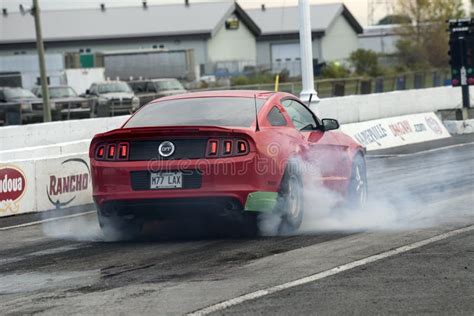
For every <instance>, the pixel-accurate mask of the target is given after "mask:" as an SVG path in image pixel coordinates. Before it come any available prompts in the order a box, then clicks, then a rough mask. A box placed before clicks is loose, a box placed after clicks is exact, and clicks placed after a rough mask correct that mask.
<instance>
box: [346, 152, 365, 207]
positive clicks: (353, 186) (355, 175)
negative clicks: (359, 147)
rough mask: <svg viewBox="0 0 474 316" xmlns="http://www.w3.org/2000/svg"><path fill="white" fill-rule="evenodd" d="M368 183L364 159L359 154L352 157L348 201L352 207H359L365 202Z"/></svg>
mask: <svg viewBox="0 0 474 316" xmlns="http://www.w3.org/2000/svg"><path fill="white" fill-rule="evenodd" d="M367 196H368V184H367V170H366V166H365V159H364V157H362V156H361V155H357V156H356V157H355V158H354V162H353V164H352V175H351V180H350V183H349V193H348V203H349V206H350V207H352V208H360V207H362V206H363V205H364V204H365V203H366V202H367Z"/></svg>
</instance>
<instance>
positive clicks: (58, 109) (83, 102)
mask: <svg viewBox="0 0 474 316" xmlns="http://www.w3.org/2000/svg"><path fill="white" fill-rule="evenodd" d="M48 91H49V98H50V99H51V100H53V102H54V104H55V107H54V109H53V108H51V115H52V117H53V120H54V121H57V120H62V119H68V120H69V119H71V118H74V119H75V118H85V117H90V116H91V103H92V102H91V101H90V100H88V99H86V98H81V97H79V96H78V95H77V93H76V91H74V89H73V88H71V87H69V86H50V87H48ZM32 92H33V93H34V94H35V95H36V96H37V97H38V98H41V97H42V90H41V87H35V88H33V89H32Z"/></svg>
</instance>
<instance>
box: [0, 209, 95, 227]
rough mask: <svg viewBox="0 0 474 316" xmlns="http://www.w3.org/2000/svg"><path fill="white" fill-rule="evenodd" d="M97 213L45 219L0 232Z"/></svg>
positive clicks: (90, 212)
mask: <svg viewBox="0 0 474 316" xmlns="http://www.w3.org/2000/svg"><path fill="white" fill-rule="evenodd" d="M95 212H96V211H89V212H84V213H78V214H72V215H66V216H59V217H52V218H48V219H43V220H40V221H35V222H29V223H24V224H19V225H14V226H8V227H1V228H0V231H4V230H10V229H15V228H22V227H28V226H33V225H39V224H43V223H47V222H54V221H59V220H63V219H68V218H74V217H79V216H84V215H87V214H92V213H95Z"/></svg>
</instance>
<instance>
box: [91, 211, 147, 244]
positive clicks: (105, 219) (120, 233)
mask: <svg viewBox="0 0 474 316" xmlns="http://www.w3.org/2000/svg"><path fill="white" fill-rule="evenodd" d="M97 218H98V220H99V226H100V229H101V230H102V234H103V235H104V240H105V241H120V240H134V239H137V238H138V237H139V236H140V234H141V231H142V228H143V222H142V221H140V220H138V219H137V218H135V217H134V216H130V215H123V216H120V215H116V214H111V215H109V214H107V215H105V214H103V212H101V211H100V210H99V211H97Z"/></svg>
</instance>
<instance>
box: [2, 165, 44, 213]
mask: <svg viewBox="0 0 474 316" xmlns="http://www.w3.org/2000/svg"><path fill="white" fill-rule="evenodd" d="M34 174H35V168H34V163H33V162H20V163H14V164H2V163H0V216H8V215H15V214H19V213H25V212H32V210H33V211H34V210H35V198H36V197H35V183H34V180H35V179H34ZM29 175H32V177H29Z"/></svg>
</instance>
